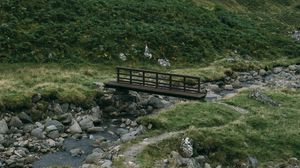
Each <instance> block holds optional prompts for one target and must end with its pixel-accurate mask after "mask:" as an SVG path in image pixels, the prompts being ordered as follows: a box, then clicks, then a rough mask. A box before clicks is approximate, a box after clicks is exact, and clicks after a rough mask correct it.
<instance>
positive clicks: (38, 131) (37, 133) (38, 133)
mask: <svg viewBox="0 0 300 168" xmlns="http://www.w3.org/2000/svg"><path fill="white" fill-rule="evenodd" d="M31 135H32V136H34V137H36V138H38V139H44V138H45V135H44V132H43V129H41V128H35V129H33V130H32V131H31Z"/></svg>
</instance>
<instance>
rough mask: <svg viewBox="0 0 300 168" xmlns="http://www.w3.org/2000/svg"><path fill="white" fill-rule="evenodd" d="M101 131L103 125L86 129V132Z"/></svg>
mask: <svg viewBox="0 0 300 168" xmlns="http://www.w3.org/2000/svg"><path fill="white" fill-rule="evenodd" d="M101 131H104V129H103V127H92V128H88V129H87V132H88V133H97V132H101Z"/></svg>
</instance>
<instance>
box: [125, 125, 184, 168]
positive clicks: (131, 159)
mask: <svg viewBox="0 0 300 168" xmlns="http://www.w3.org/2000/svg"><path fill="white" fill-rule="evenodd" d="M184 132H185V131H177V132H167V133H164V134H161V135H158V136H154V137H151V138H146V139H144V140H143V141H142V142H139V143H137V144H134V145H132V146H130V147H129V148H128V149H126V151H125V152H123V153H122V155H123V156H124V164H125V165H126V166H128V167H130V168H138V167H139V166H138V165H137V164H136V157H137V155H138V154H139V153H141V152H142V151H143V150H144V149H145V147H146V146H148V145H151V144H155V143H158V142H161V141H163V140H165V139H170V138H172V137H174V136H178V135H179V134H183V133H184Z"/></svg>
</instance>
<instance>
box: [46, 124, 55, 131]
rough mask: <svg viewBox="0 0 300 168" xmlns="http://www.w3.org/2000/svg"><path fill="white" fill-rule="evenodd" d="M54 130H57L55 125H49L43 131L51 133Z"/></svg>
mask: <svg viewBox="0 0 300 168" xmlns="http://www.w3.org/2000/svg"><path fill="white" fill-rule="evenodd" d="M56 130H58V129H57V128H56V126H55V125H49V126H47V127H46V129H45V131H46V132H51V131H56Z"/></svg>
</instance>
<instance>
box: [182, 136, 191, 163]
mask: <svg viewBox="0 0 300 168" xmlns="http://www.w3.org/2000/svg"><path fill="white" fill-rule="evenodd" d="M180 154H181V156H183V157H185V158H191V157H192V156H193V145H192V142H191V140H190V138H188V137H187V138H183V139H182V141H181V145H180Z"/></svg>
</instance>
